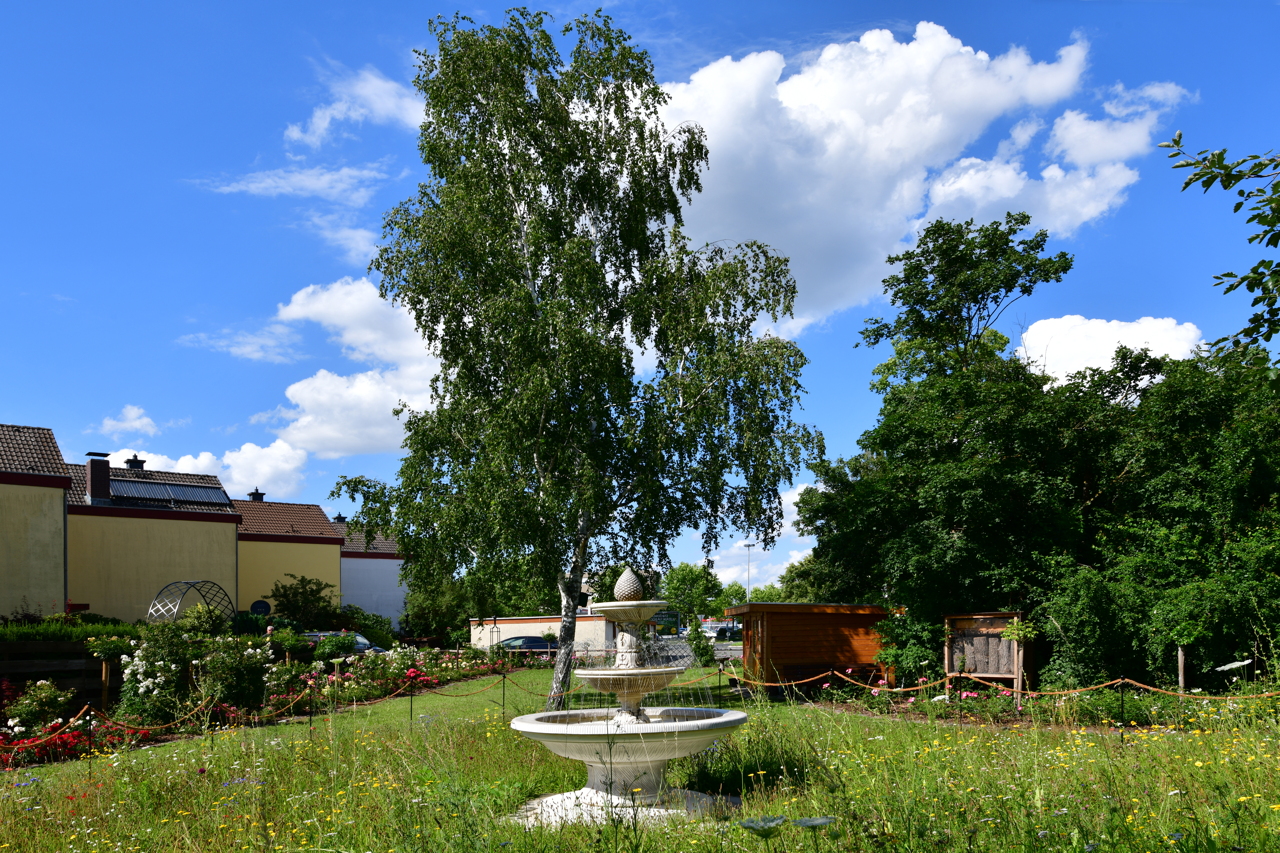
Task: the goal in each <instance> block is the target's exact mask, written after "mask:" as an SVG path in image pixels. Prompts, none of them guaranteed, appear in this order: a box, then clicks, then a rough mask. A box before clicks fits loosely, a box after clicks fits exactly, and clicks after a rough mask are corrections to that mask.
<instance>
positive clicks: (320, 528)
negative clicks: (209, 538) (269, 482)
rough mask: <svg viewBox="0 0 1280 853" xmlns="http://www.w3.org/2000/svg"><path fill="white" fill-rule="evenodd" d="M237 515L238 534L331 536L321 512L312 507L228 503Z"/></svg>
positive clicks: (270, 503)
mask: <svg viewBox="0 0 1280 853" xmlns="http://www.w3.org/2000/svg"><path fill="white" fill-rule="evenodd" d="M231 503H232V504H233V505H234V506H235V511H236V512H238V513H240V518H241V521H240V526H239V530H240V532H241V533H269V534H273V535H276V536H332V537H335V538H336V537H337V536H339V533H338V531H337V530H334V529H333V525H332V524H331V523H330V522H329V517H328V516H327V515H325V514H324V510H322V509H320V507H318V506H316V505H315V504H290V503H281V502H279V501H232V502H231Z"/></svg>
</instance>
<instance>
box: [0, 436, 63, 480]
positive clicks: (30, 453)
mask: <svg viewBox="0 0 1280 853" xmlns="http://www.w3.org/2000/svg"><path fill="white" fill-rule="evenodd" d="M0 471H19V472H21V473H23V474H52V475H54V476H57V477H65V476H67V463H66V462H64V461H63V459H62V451H61V450H59V449H58V440H57V439H56V438H54V437H53V430H51V429H48V428H47V427H33V426H18V425H17V424H0Z"/></svg>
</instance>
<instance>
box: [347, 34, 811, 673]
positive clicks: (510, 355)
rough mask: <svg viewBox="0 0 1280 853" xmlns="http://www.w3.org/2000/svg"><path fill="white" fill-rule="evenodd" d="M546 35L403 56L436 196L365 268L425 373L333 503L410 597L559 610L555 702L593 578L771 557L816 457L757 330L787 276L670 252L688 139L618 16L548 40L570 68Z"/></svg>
mask: <svg viewBox="0 0 1280 853" xmlns="http://www.w3.org/2000/svg"><path fill="white" fill-rule="evenodd" d="M545 22H546V18H545V16H544V15H542V14H540V13H532V12H527V11H524V10H516V11H514V12H513V13H511V15H510V17H509V18H508V20H507V21H506V23H505V25H503V26H480V27H473V26H471V22H470V21H468V20H467V19H465V18H455V19H453V20H451V21H445V20H437V21H435V22H434V24H433V25H432V31H433V33H434V35H435V37H436V40H437V44H436V49H435V51H434V52H430V53H428V52H421V53H419V60H420V64H419V72H420V73H419V74H418V77H417V79H416V81H415V83H416V85H417V88H418V90H419V91H420V92H421V93H422V95H423V96H424V99H425V104H426V112H425V118H424V121H423V124H422V132H421V136H420V142H419V150H420V152H421V154H422V159H423V161H424V163H426V165H427V166H428V167H429V169H430V178H429V179H428V180H427V181H426V182H425V183H423V184H422V185H421V186H420V188H419V192H418V194H417V196H416V197H415V198H413V199H410V200H408V201H406V202H404V203H403V204H401V205H399V206H398V207H396V208H395V209H393V210H392V211H391V212H390V213H389V214H388V215H387V217H386V219H385V222H384V237H385V240H386V242H385V244H384V245H383V246H382V247H381V249H380V251H379V254H378V256H377V258H376V259H375V260H374V262H373V268H374V269H375V270H377V271H378V272H380V273H381V274H382V281H381V291H382V294H383V296H384V297H386V298H388V299H391V300H393V301H396V302H398V303H399V304H402V305H404V306H405V307H407V308H408V310H409V311H410V313H411V314H412V316H413V317H414V320H415V322H416V324H417V328H418V330H419V331H420V332H421V334H422V336H423V339H424V341H425V344H426V346H427V348H428V350H429V351H430V352H431V353H432V354H433V355H435V356H436V357H438V358H439V361H440V370H439V373H438V375H437V376H436V378H435V379H434V380H433V383H432V401H431V405H430V406H429V407H428V408H427V409H425V410H423V411H409V410H405V411H404V412H403V414H404V416H405V428H406V438H405V444H404V447H405V450H406V456H405V458H404V460H403V463H402V466H401V469H400V473H399V479H398V482H396V483H395V484H385V483H380V482H377V481H374V480H371V479H367V478H360V477H357V478H347V479H344V480H342V481H340V483H339V486H338V488H339V489H340V490H346V491H347V492H348V493H349V494H351V495H352V496H354V497H358V498H359V499H360V500H361V501H362V508H361V511H360V513H359V514H358V515H357V517H356V518H355V519H354V522H355V523H356V524H357V525H363V526H364V527H365V528H366V529H377V530H382V531H385V532H387V533H389V534H391V535H394V536H395V537H396V539H397V541H398V543H399V545H400V548H401V550H402V551H403V552H404V553H405V554H406V557H407V559H406V564H405V566H406V568H405V572H406V574H407V577H408V579H409V581H410V583H411V585H412V584H415V583H425V582H427V581H429V580H430V579H439V578H452V577H465V578H466V583H467V586H468V588H469V589H470V590H471V591H472V594H473V595H474V596H476V597H479V596H480V595H481V594H482V593H485V592H486V591H488V590H493V589H496V588H500V587H502V586H503V585H505V584H511V583H513V582H519V583H533V584H536V585H539V586H542V587H543V588H547V589H551V590H557V589H558V593H559V599H560V610H561V617H562V618H561V630H560V648H561V654H560V657H559V659H558V661H557V669H556V676H555V681H554V683H553V690H552V692H553V693H559V692H562V690H563V688H564V686H565V685H566V684H567V679H568V673H569V669H568V667H569V661H570V659H571V657H570V656H571V649H572V645H571V644H572V640H573V636H574V625H575V618H576V617H575V614H576V606H577V600H578V595H579V592H580V590H581V585H582V580H583V578H584V576H585V575H586V574H587V573H589V572H591V571H594V570H597V569H599V568H600V567H603V566H606V565H611V564H618V563H629V564H631V565H641V566H647V565H652V564H655V563H656V564H658V565H659V566H664V567H665V566H666V565H668V564H669V561H668V558H667V546H668V544H669V543H670V542H671V541H672V540H673V539H674V538H675V537H676V536H678V535H679V534H680V533H681V532H682V531H683V530H684V529H686V528H689V527H698V528H700V529H701V531H702V537H703V543H704V547H705V548H707V549H711V548H713V547H715V544H716V543H717V542H718V540H719V537H720V534H721V532H722V531H723V530H724V529H726V528H727V527H734V528H740V529H742V530H745V531H750V532H751V533H752V534H753V535H756V536H759V537H761V541H762V542H769V541H772V538H773V536H774V532H775V531H776V530H777V528H778V524H779V521H780V520H781V512H782V508H781V500H780V497H779V493H778V490H779V487H780V486H781V485H782V484H784V483H785V482H789V479H790V476H791V473H792V471H794V470H795V469H796V468H797V467H798V466H799V465H800V464H801V462H802V460H804V459H805V458H806V456H807V455H808V454H809V453H811V452H812V451H813V450H814V449H816V448H817V446H818V443H819V438H818V437H817V436H816V434H814V433H812V432H811V431H810V430H809V429H807V428H806V427H803V426H802V425H799V424H797V423H796V422H795V421H794V420H793V419H792V410H793V408H794V406H795V405H796V402H797V400H798V396H799V394H800V393H801V390H802V389H801V386H800V382H799V376H800V370H801V368H802V367H803V366H804V364H805V359H804V356H803V354H802V353H801V352H800V350H799V349H798V348H797V347H796V346H795V345H794V344H792V343H790V342H788V341H784V340H781V339H779V338H776V337H771V336H767V335H765V336H761V335H758V334H757V333H756V332H755V331H754V326H755V324H756V322H757V321H758V320H759V319H760V318H762V317H765V318H771V319H773V320H774V321H776V320H777V319H778V318H780V317H783V316H785V315H787V314H788V313H789V312H790V310H791V305H792V301H793V299H794V295H795V283H794V281H793V280H792V278H791V276H790V273H789V271H788V266H787V262H786V260H785V259H783V258H780V257H777V256H776V255H774V254H772V253H771V252H770V251H769V250H768V249H767V248H766V247H764V246H761V245H759V244H754V243H749V244H745V245H743V246H740V247H727V246H714V247H707V248H704V249H701V250H695V249H693V248H692V247H690V245H689V244H688V241H687V240H686V239H685V238H684V236H683V235H682V234H681V233H680V230H679V226H680V223H681V221H682V218H681V205H682V203H683V202H685V201H688V200H689V199H690V198H691V197H692V195H693V194H694V193H695V192H696V191H697V190H698V189H699V188H700V179H699V174H700V171H701V169H702V168H703V167H704V166H705V163H706V159H707V149H706V145H705V141H704V135H703V132H702V130H701V128H699V127H697V126H695V125H681V126H680V127H677V128H674V129H667V128H665V127H664V126H663V125H662V122H661V120H660V118H659V109H660V107H661V106H662V104H663V103H664V102H665V100H666V97H667V96H666V94H665V93H664V92H663V90H662V89H661V87H659V86H658V84H657V82H656V80H655V79H654V75H653V67H652V63H651V62H650V60H649V57H648V56H647V54H645V53H644V52H643V51H641V50H638V49H637V48H635V47H634V46H633V45H632V44H631V42H630V40H629V38H628V37H627V36H626V35H625V34H624V33H622V32H621V31H619V30H617V29H615V28H614V27H613V25H612V23H611V22H610V20H609V18H608V17H606V16H604V15H602V14H596V15H594V16H585V17H582V18H578V19H577V20H575V21H574V22H572V23H571V24H570V25H569V26H567V27H565V28H564V30H563V31H562V35H564V36H566V37H572V38H573V39H574V41H573V46H572V49H571V51H570V53H569V56H568V59H567V61H566V60H565V58H564V57H562V55H561V53H560V51H559V49H558V48H557V46H556V43H555V40H554V39H553V38H552V36H551V35H550V34H549V33H548V32H547V31H546V29H545V28H544V24H545ZM637 353H644V354H645V355H646V357H647V359H649V364H650V365H652V366H651V367H644V366H642V365H641V364H640V363H638V361H637V357H636V356H637Z"/></svg>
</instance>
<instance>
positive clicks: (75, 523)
mask: <svg viewBox="0 0 1280 853" xmlns="http://www.w3.org/2000/svg"><path fill="white" fill-rule="evenodd" d="M89 457H90V458H89V460H88V461H87V462H86V463H85V464H84V465H75V464H68V465H67V466H66V468H67V471H68V474H69V479H70V481H71V482H70V486H69V487H68V488H67V490H66V514H67V598H68V599H69V601H70V602H71V603H72V605H73V606H80V607H87V608H88V609H90V610H92V611H94V612H95V613H102V614H104V615H107V616H115V617H117V618H120V619H126V620H129V621H132V620H135V619H141V618H144V617H145V616H146V615H147V611H148V609H149V608H150V606H151V602H152V600H153V599H154V598H155V596H156V593H158V592H159V591H160V590H161V589H163V588H164V587H165V586H166V585H167V584H169V583H172V582H173V581H213V582H215V583H217V584H218V585H219V586H221V587H222V588H223V589H224V590H225V591H226V592H227V594H228V595H229V596H231V598H232V600H233V601H234V600H235V596H236V588H237V584H238V576H237V571H236V551H237V547H238V542H237V530H236V527H237V524H238V523H239V522H240V516H239V514H238V513H237V512H236V511H235V508H234V507H233V506H232V503H231V499H230V498H229V497H228V496H227V493H226V491H225V490H224V489H223V488H222V483H221V481H219V479H218V478H217V477H213V476H210V475H207V474H182V473H179V472H176V471H151V470H147V468H146V462H145V460H142V459H139V458H138V457H137V455H135V456H134V457H133V458H132V459H129V460H126V461H125V466H124V467H123V468H117V467H114V466H112V465H111V463H110V462H109V461H108V459H107V458H106V454H104V453H93V454H89ZM185 603H186V604H194V603H196V602H194V601H189V602H185Z"/></svg>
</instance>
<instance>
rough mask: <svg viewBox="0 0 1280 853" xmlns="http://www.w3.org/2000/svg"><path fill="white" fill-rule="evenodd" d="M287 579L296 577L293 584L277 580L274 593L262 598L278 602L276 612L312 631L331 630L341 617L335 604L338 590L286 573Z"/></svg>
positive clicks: (272, 589) (315, 580) (310, 579)
mask: <svg viewBox="0 0 1280 853" xmlns="http://www.w3.org/2000/svg"><path fill="white" fill-rule="evenodd" d="M285 577H287V578H293V583H288V584H283V583H280V581H276V582H275V583H274V584H273V585H272V587H271V592H269V593H267V594H266V595H265V596H263V597H264V598H269V599H271V600H272V601H274V602H275V606H276V612H277V613H279V615H281V616H283V617H284V618H286V619H289V620H291V621H293V622H297V623H299V624H300V625H303V626H304V627H306V628H308V629H311V630H316V631H328V630H331V629H332V626H333V625H334V624H335V623H336V622H337V620H338V617H339V616H340V611H339V609H338V605H337V604H336V603H335V602H334V595H335V592H336V590H337V587H336V586H334V585H333V584H331V583H326V582H324V581H322V580H317V579H316V578H309V577H307V576H306V575H302V576H301V577H299V576H298V575H295V574H292V573H290V572H285Z"/></svg>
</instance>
